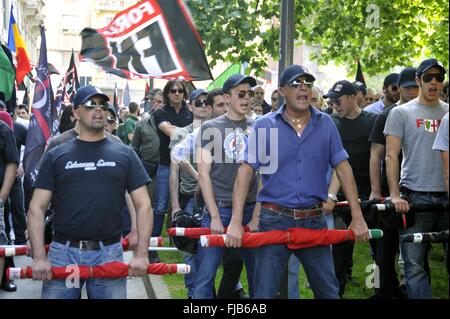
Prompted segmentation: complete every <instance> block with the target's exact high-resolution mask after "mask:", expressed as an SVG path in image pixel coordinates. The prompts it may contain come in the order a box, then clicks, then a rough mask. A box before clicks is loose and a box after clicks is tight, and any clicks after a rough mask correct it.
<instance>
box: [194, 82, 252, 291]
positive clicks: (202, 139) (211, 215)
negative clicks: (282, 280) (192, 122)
mask: <svg viewBox="0 0 450 319" xmlns="http://www.w3.org/2000/svg"><path fill="white" fill-rule="evenodd" d="M255 85H256V80H255V79H254V78H252V77H245V76H243V75H241V74H235V75H232V76H230V77H229V78H228V79H227V80H226V81H225V83H224V85H223V92H224V99H225V102H226V103H227V105H228V111H227V113H226V114H224V115H221V116H219V117H217V118H215V119H213V120H211V121H208V122H206V123H204V124H203V125H202V126H201V129H200V134H199V136H198V138H197V141H196V143H197V167H198V175H199V180H198V183H199V185H200V188H201V190H202V195H203V198H204V200H205V204H206V209H205V211H204V214H203V220H202V227H208V228H211V232H212V233H213V234H223V232H224V227H227V226H228V224H229V223H230V220H231V215H232V198H233V185H234V181H235V179H236V174H237V171H238V169H239V163H240V160H241V158H242V155H243V153H244V149H245V147H246V145H247V142H248V134H249V131H250V128H251V127H252V126H253V124H254V121H253V120H251V119H250V118H248V117H247V116H246V114H247V112H248V110H249V109H250V107H251V98H252V97H253V91H252V90H251V88H252V87H254V86H255ZM251 179H252V186H251V191H250V192H249V195H248V196H247V197H246V198H244V202H245V204H244V203H243V205H242V207H243V211H244V212H245V213H244V218H243V219H241V221H240V223H241V226H242V225H249V226H250V228H251V229H252V230H253V231H255V230H256V227H257V209H256V210H255V198H256V177H255V174H253V175H252V178H251ZM224 251H225V249H224V248H219V247H212V248H202V247H199V251H198V252H197V254H198V261H199V267H198V275H197V278H196V281H195V289H194V296H193V298H194V299H209V298H212V297H213V295H212V291H213V287H214V279H215V276H216V272H217V268H218V267H219V265H220V262H221V260H222V256H223V254H224ZM240 252H241V254H242V257H243V260H244V263H245V266H246V268H247V280H248V288H249V293H250V297H252V296H253V292H254V289H253V273H254V253H253V250H251V249H241V250H240Z"/></svg>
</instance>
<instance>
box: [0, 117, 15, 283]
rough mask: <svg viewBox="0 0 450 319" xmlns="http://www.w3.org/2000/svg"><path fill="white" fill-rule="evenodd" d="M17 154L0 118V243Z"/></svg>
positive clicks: (1, 261) (0, 260)
mask: <svg viewBox="0 0 450 319" xmlns="http://www.w3.org/2000/svg"><path fill="white" fill-rule="evenodd" d="M18 163H19V154H18V152H17V148H16V140H15V138H14V133H13V131H12V130H11V129H10V128H9V127H8V125H6V123H5V122H3V121H1V120H0V245H7V244H8V237H7V236H6V232H5V221H4V210H3V209H4V202H5V201H6V200H7V199H8V196H9V192H10V190H11V187H12V186H13V184H14V179H15V177H16V170H17V164H18ZM4 262H5V259H4V258H3V257H0V281H1V279H2V277H3V266H4Z"/></svg>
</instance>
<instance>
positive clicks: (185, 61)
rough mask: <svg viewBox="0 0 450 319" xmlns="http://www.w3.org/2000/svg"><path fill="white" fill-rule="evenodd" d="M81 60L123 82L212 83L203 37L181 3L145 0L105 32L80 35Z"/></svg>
mask: <svg viewBox="0 0 450 319" xmlns="http://www.w3.org/2000/svg"><path fill="white" fill-rule="evenodd" d="M81 36H82V47H81V52H80V61H90V62H92V63H94V64H96V65H98V66H100V67H102V68H103V70H105V72H107V73H112V74H115V75H117V76H120V77H122V78H128V79H133V78H147V77H155V78H163V79H174V78H177V79H185V80H189V81H191V80H192V81H200V80H209V79H212V75H211V71H210V70H209V66H208V62H207V60H206V56H205V53H204V50H203V43H202V41H201V38H200V36H199V34H198V32H197V30H196V29H195V28H194V24H193V22H192V20H191V18H190V16H189V14H188V11H187V8H186V7H185V6H184V4H183V2H182V1H181V0H146V1H140V2H138V3H136V4H135V5H134V6H132V7H130V8H128V9H126V10H124V11H122V12H119V13H118V14H117V15H116V16H115V17H114V19H113V20H112V21H111V23H110V24H108V25H107V26H106V27H104V28H103V29H97V30H95V29H91V28H85V29H83V30H82V31H81Z"/></svg>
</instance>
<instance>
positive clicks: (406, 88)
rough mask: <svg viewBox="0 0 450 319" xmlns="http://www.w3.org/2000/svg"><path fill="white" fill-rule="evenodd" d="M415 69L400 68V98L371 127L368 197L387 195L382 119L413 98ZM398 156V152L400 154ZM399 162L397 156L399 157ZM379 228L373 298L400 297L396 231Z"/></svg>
mask: <svg viewBox="0 0 450 319" xmlns="http://www.w3.org/2000/svg"><path fill="white" fill-rule="evenodd" d="M416 71H417V69H416V68H413V67H408V68H405V69H403V70H402V71H401V72H400V74H399V77H398V87H399V91H400V100H399V102H398V103H396V104H394V105H391V106H389V107H387V108H386V109H385V110H384V111H383V112H381V113H380V114H379V115H378V117H377V120H376V121H375V124H374V126H373V129H372V133H371V134H370V137H369V141H370V142H371V143H372V146H371V149H370V184H371V189H372V190H371V193H370V199H374V198H384V197H388V196H389V186H388V183H387V176H386V165H385V163H384V157H385V155H386V137H385V136H384V133H383V131H384V126H385V124H386V119H387V117H388V115H389V113H390V112H391V111H392V109H393V108H394V107H396V106H398V105H403V104H405V103H407V102H409V101H411V100H413V99H415V98H416V97H417V95H418V94H419V86H418V85H417V83H416ZM400 158H401V155H400ZM399 162H401V159H400V160H399ZM379 227H380V228H381V229H382V230H383V237H382V238H380V239H379V240H378V250H377V255H376V258H375V262H376V264H377V266H378V267H379V270H380V272H379V273H380V286H379V287H376V289H375V295H374V296H373V297H372V298H374V299H393V298H404V297H405V295H404V293H403V292H402V290H401V289H400V288H399V281H398V277H397V272H396V270H395V258H396V255H397V253H398V251H399V250H398V247H399V242H398V230H397V229H394V228H392V227H389V226H388V225H384V223H380V226H379Z"/></svg>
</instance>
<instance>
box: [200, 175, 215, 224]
mask: <svg viewBox="0 0 450 319" xmlns="http://www.w3.org/2000/svg"><path fill="white" fill-rule="evenodd" d="M198 183H199V185H200V189H201V191H202V195H203V199H204V201H205V205H206V207H207V208H208V213H209V215H210V216H211V218H215V217H219V209H218V208H217V204H216V200H215V198H214V191H213V186H212V182H211V178H210V177H209V174H205V175H204V174H202V173H200V172H199V179H198Z"/></svg>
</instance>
